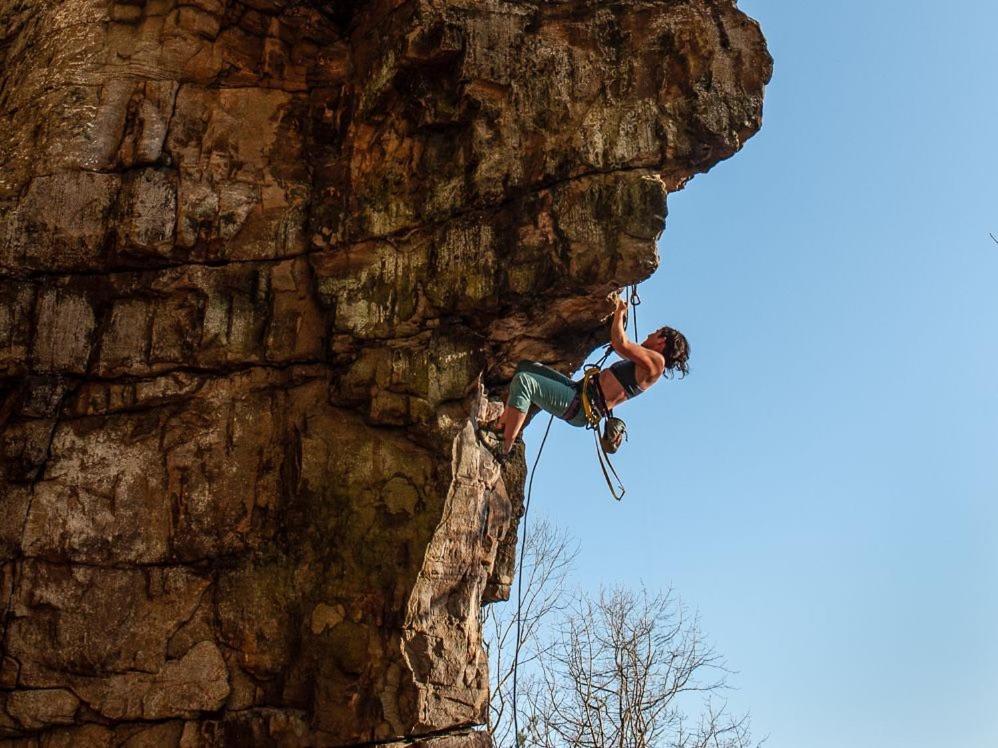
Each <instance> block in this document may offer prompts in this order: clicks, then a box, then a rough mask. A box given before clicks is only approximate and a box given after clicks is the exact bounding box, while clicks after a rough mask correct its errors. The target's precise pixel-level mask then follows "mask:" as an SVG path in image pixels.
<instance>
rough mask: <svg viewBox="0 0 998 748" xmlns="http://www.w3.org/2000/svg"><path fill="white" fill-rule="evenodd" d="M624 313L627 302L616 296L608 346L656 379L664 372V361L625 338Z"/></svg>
mask: <svg viewBox="0 0 998 748" xmlns="http://www.w3.org/2000/svg"><path fill="white" fill-rule="evenodd" d="M626 313H627V302H626V301H624V299H622V298H620V297H619V296H618V297H617V308H616V309H614V311H613V321H611V322H610V345H612V346H613V350H614V351H615V352H616V353H617V355H618V356H622V357H623V358H626V359H630V360H631V361H633V362H634V363H635V364H637V365H638V366H640V367H641V368H642V369H644V370H645V373H646V374H647V375H648V376H650V377H652V378H653V379H658V377H660V376H662V372H663V371H664V370H665V359H663V358H662V356H661V355H659V354H656V353H655V352H654V351H650V350H648V349H647V348H645V347H644V346H643V345H640V344H639V343H635V342H634V341H632V340H630V339H629V338H628V337H627V330H626V328H625V327H624V315H625V314H626Z"/></svg>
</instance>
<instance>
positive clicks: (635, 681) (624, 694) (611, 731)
mask: <svg viewBox="0 0 998 748" xmlns="http://www.w3.org/2000/svg"><path fill="white" fill-rule="evenodd" d="M576 552H577V549H576V547H575V546H574V545H573V544H572V543H571V542H570V541H569V540H568V538H567V536H566V535H565V534H564V533H562V532H559V531H557V530H555V529H553V528H552V526H551V525H550V524H549V523H546V522H545V523H541V524H539V525H538V527H537V528H536V529H535V531H534V532H533V533H532V534H531V535H530V536H529V537H528V540H527V546H526V548H525V550H524V554H523V558H522V559H521V563H522V564H524V588H523V607H522V610H521V642H522V644H521V647H520V657H519V680H520V686H519V697H518V699H517V703H515V704H514V703H513V698H512V687H511V686H512V678H513V660H514V657H515V649H516V646H515V640H516V633H515V628H516V611H515V605H514V604H508V605H502V606H489V609H488V610H487V612H486V614H485V620H484V634H485V638H486V641H487V649H488V653H489V666H490V675H491V680H492V683H491V686H492V703H491V709H490V719H489V729H490V731H491V732H492V735H493V739H494V741H495V745H496V746H498V747H499V748H514V747H516V748H519V747H521V746H523V747H526V746H532V747H533V746H537V747H538V748H568V747H571V748H576V747H577V746H578V747H581V748H611V747H614V746H615V747H616V748H746V747H747V746H749V745H750V737H749V730H748V721H747V719H746V718H745V717H734V716H732V715H730V714H728V713H727V711H726V709H725V708H724V706H723V705H721V706H719V705H718V702H717V697H718V695H719V694H720V693H721V692H723V691H724V689H725V688H726V687H727V684H726V677H727V675H728V671H727V669H726V668H725V665H724V663H723V661H722V660H721V658H720V657H719V655H718V654H717V653H716V652H715V651H714V650H713V649H712V648H711V647H710V645H709V644H708V643H707V642H706V640H705V637H704V635H703V633H702V631H701V629H700V626H699V622H698V620H697V618H696V617H695V616H691V615H690V614H689V613H688V611H687V610H686V609H685V608H684V607H683V606H682V604H681V603H680V602H679V601H678V600H677V599H676V598H675V597H674V596H673V595H672V594H671V592H670V593H665V594H660V595H655V596H651V595H649V594H648V593H647V592H645V591H644V590H641V591H638V592H635V591H631V590H628V589H625V588H620V587H618V588H614V589H612V590H609V591H603V592H601V593H600V594H599V595H598V596H597V597H592V596H589V595H584V594H583V595H580V596H576V597H575V600H574V602H572V603H568V602H567V599H568V593H567V592H566V589H565V586H564V581H565V577H566V575H567V573H568V571H569V569H570V566H571V562H572V560H573V559H574V557H575V555H576ZM513 709H517V710H518V711H517V715H518V718H519V719H518V722H519V727H520V733H519V735H518V736H514V730H513V719H512V712H513Z"/></svg>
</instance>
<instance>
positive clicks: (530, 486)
mask: <svg viewBox="0 0 998 748" xmlns="http://www.w3.org/2000/svg"><path fill="white" fill-rule="evenodd" d="M628 303H629V304H630V306H631V320H632V322H633V325H634V340H635V342H637V339H638V305H639V304H640V303H641V297H640V296H638V287H637V284H635V285H633V286H630V287H629V296H628ZM611 353H613V346H612V345H607V347H606V351H604V353H603V357H602V358H600V360H599V361H597V362H596V363H595V364H590V365H589V366H586V367H585V369H586V374H585V375H584V376H583V380H582V382H583V383H582V391H583V392H585V391H586V384H587V383H588V379H589V377H591V376H598V374H599V371H600V369H601V368H602V367H603V364H604V363H606V360H607V359H608V358H609V357H610V354H611ZM585 402H586V400H585V398H583V403H585ZM587 408H588V405H587ZM587 416H588V412H587ZM552 423H554V416H553V415H552V416H551V417H550V418H549V419H548V425H547V426H546V427H545V429H544V437H543V438H542V439H541V446H540V448H539V449H538V450H537V456H536V457H535V458H534V464H533V466H532V467H531V468H530V480H529V481H528V482H527V493H526V496H525V497H524V501H523V534H522V536H521V539H520V555H519V567H518V569H517V577H516V643H515V646H514V648H513V740H514V741H515V744H516V745H519V742H520V720H519V712H518V702H517V675H518V674H519V671H520V648H521V647H522V646H523V634H522V627H523V567H524V561H525V560H526V559H525V558H524V554H525V553H526V549H527V513H528V512H529V511H530V498H531V496H532V495H533V492H534V476H535V475H536V474H537V466H538V464H540V461H541V454H543V452H544V445H545V444H547V440H548V434H549V433H550V432H551V424H552ZM598 425H599V419H597V420H596V425H595V426H592V425H591V426H590V428H592V431H593V436H594V437H595V438H596V457H597V459H598V460H599V463H600V468H601V469H602V470H603V477H604V478H605V479H606V484H607V486H608V487H609V489H610V493H611V495H612V496H613V498H615V499H616V500H617V501H620V500H621V499H622V498H623V497H624V492H625V489H624V484H623V483H622V482H621V480H620V476H618V475H617V471H616V470H614V467H613V465H612V464H611V463H610V458H609V457H608V456H607V454H606V452H605V450H604V449H603V444H602V442H601V441H600V438H599V428H598ZM604 461H605V464H604ZM607 468H609V472H608V470H607ZM610 473H613V477H614V479H616V481H617V487H618V490H619V495H618V493H617V490H614V487H613V485H612V484H611V482H610Z"/></svg>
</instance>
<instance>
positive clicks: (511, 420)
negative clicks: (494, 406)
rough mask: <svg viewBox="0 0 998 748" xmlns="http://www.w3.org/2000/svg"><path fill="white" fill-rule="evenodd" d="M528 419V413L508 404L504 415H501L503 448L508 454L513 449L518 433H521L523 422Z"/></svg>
mask: <svg viewBox="0 0 998 748" xmlns="http://www.w3.org/2000/svg"><path fill="white" fill-rule="evenodd" d="M526 420H527V414H526V413H524V412H523V411H519V410H517V409H516V408H511V407H510V406H508V405H507V406H506V410H504V411H503V412H502V416H500V417H499V425H500V426H501V427H502V430H503V438H502V441H503V448H504V449H505V451H506V453H507V454H508V453H509V451H510V450H511V449H513V442H514V441H515V440H516V437H517V434H519V433H520V429H522V428H523V423H524V421H526Z"/></svg>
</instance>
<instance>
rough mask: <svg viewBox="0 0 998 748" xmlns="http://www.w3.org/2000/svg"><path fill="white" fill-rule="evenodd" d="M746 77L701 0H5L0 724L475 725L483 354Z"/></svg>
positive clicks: (753, 69) (577, 306) (501, 369)
mask: <svg viewBox="0 0 998 748" xmlns="http://www.w3.org/2000/svg"><path fill="white" fill-rule="evenodd" d="M770 73H771V60H770V58H769V55H768V53H767V52H766V48H765V42H764V40H763V38H762V35H761V33H760V31H759V28H758V26H757V24H756V23H755V22H754V21H752V20H751V19H749V18H747V17H746V16H745V15H744V14H742V13H741V12H740V11H739V10H738V9H737V8H736V6H735V4H734V3H733V2H732V1H731V0H621V1H620V2H612V3H604V2H596V1H595V0H582V1H580V2H541V1H540V0H474V1H472V0H408V1H407V0H367V1H363V2H362V1H353V2H343V3H329V2H319V1H318V0H311V1H307V2H306V1H303V0H295V1H292V0H192V1H191V2H186V3H181V2H176V0H127V1H124V0H122V1H118V2H115V1H113V0H43V1H42V2H34V3H25V2H7V3H4V4H0V111H2V114H3V119H4V127H2V128H0V500H2V506H3V511H2V514H0V553H2V559H3V566H2V586H0V587H2V594H0V600H2V601H3V604H4V615H3V622H2V624H3V626H2V639H0V641H2V659H0V682H2V686H3V688H2V691H0V707H2V709H0V735H2V736H5V737H8V738H10V739H11V740H15V741H18V740H19V741H22V742H23V744H24V745H42V746H55V745H76V746H88V745H93V746H105V745H107V746H110V745H123V744H128V745H184V746H221V745H316V746H318V745H328V746H333V745H350V744H353V743H363V742H372V741H373V742H381V743H386V744H393V745H403V744H419V745H422V744H424V743H425V744H426V745H432V746H440V747H441V748H444V746H455V747H456V746H475V745H480V744H484V741H486V740H487V738H485V737H483V735H482V733H480V732H469V731H468V728H469V727H471V726H473V725H476V724H480V723H482V722H483V721H484V715H485V710H486V708H487V700H488V678H487V674H486V661H485V658H484V655H483V653H482V649H481V641H480V631H479V627H478V609H479V606H480V605H481V604H482V603H483V602H488V601H494V600H500V599H504V598H505V597H506V596H508V589H509V583H510V580H511V577H512V570H513V564H514V561H515V559H514V548H515V525H516V518H517V515H518V513H519V511H520V509H519V500H520V495H521V493H522V480H523V475H524V466H523V464H522V457H521V458H519V459H518V460H514V461H512V462H511V463H510V464H508V465H507V466H505V467H502V468H501V467H500V466H499V465H497V464H496V463H495V461H494V459H493V458H492V456H491V454H490V453H489V452H488V451H487V450H485V449H484V448H482V447H481V446H480V444H479V443H478V441H477V439H476V437H475V432H474V428H473V424H474V420H475V418H476V416H477V414H478V411H479V409H480V408H482V407H484V395H483V392H484V390H483V387H484V388H486V389H495V390H496V391H497V392H498V391H499V390H501V386H502V384H503V382H504V381H505V380H506V379H507V378H508V377H509V375H510V373H511V371H512V368H513V366H514V365H515V363H516V361H517V360H518V359H521V358H530V359H535V360H540V361H544V362H547V363H550V364H553V365H556V366H558V368H560V369H562V370H564V371H568V370H571V369H572V368H574V367H575V366H577V365H578V363H579V362H580V361H581V360H582V357H583V356H584V355H585V354H586V353H587V352H588V351H589V350H590V349H591V348H592V347H593V346H594V345H595V344H596V343H598V342H599V341H600V340H601V339H602V336H603V335H604V331H603V324H602V322H601V318H602V317H603V316H604V315H605V314H606V312H607V311H608V310H607V308H606V302H605V301H604V297H605V296H606V294H607V292H608V291H610V290H611V289H612V288H614V287H617V286H622V285H625V284H629V283H634V282H637V281H640V280H642V279H644V278H646V277H648V276H649V275H650V274H651V273H652V272H653V271H654V269H655V267H656V266H657V262H658V258H657V255H656V250H655V242H656V239H657V237H658V235H659V233H660V232H661V230H662V228H663V225H664V219H665V198H666V195H667V193H668V192H670V191H674V190H676V189H679V188H680V187H682V185H683V184H684V183H685V182H686V181H687V180H688V179H690V178H691V177H692V176H693V175H694V174H696V173H698V172H703V171H706V170H707V169H709V168H710V167H711V166H712V165H713V164H715V163H716V162H717V161H719V160H721V159H724V158H727V157H729V156H730V155H732V154H733V153H735V152H736V151H737V150H738V149H739V148H740V147H741V146H742V144H743V143H744V142H745V140H746V139H747V138H748V137H750V136H751V135H752V134H753V133H754V132H755V131H756V130H757V129H758V127H759V126H760V124H761V112H762V95H763V87H764V85H765V84H766V82H767V81H768V79H769V76H770ZM421 736H433V738H432V739H430V738H426V739H425V740H423V739H422V737H421ZM413 741H417V742H415V743H414V742H413ZM420 741H421V742H420Z"/></svg>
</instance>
